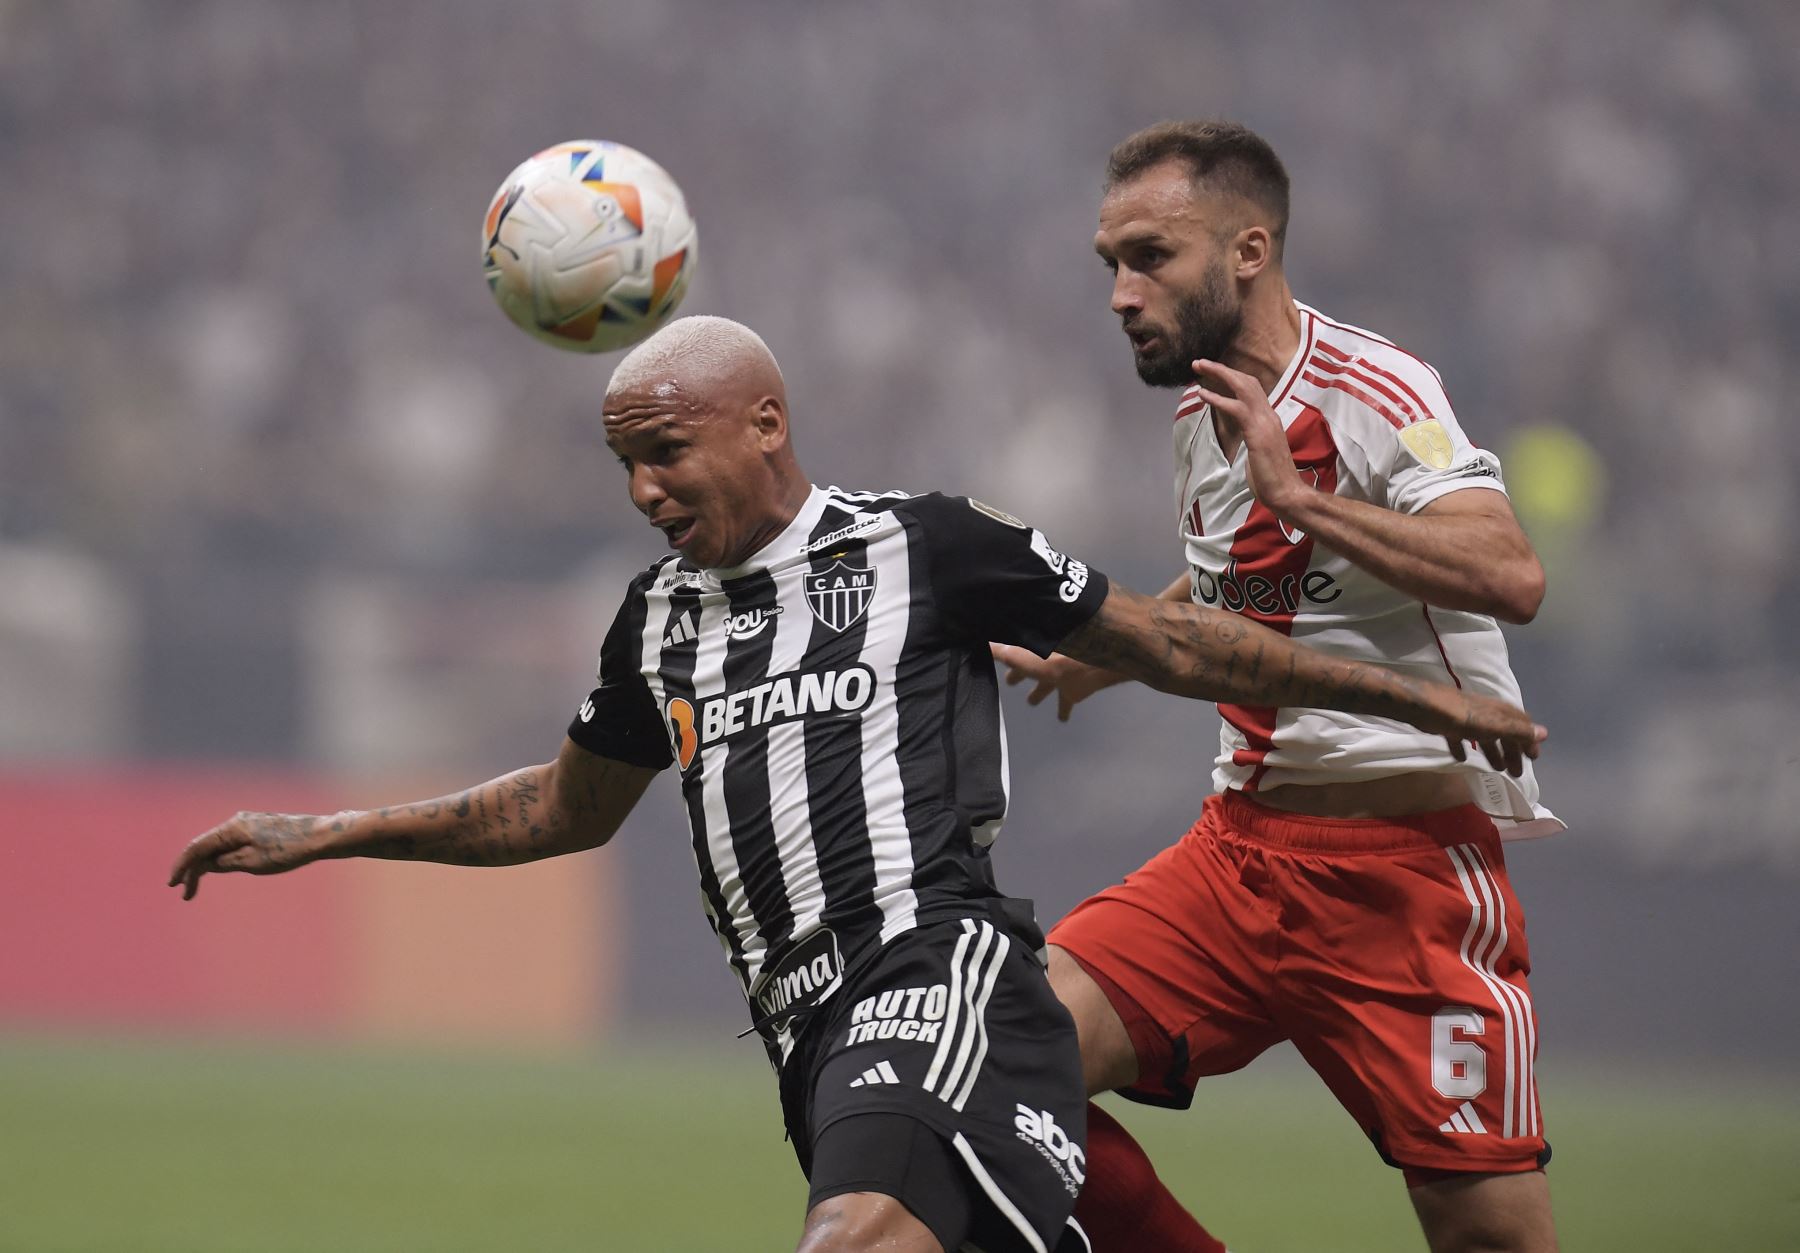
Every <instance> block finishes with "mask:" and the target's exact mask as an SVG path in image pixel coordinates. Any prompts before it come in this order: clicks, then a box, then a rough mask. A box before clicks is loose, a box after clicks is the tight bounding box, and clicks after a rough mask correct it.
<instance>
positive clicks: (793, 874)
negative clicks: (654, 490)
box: [764, 582, 825, 936]
mask: <svg viewBox="0 0 1800 1253" xmlns="http://www.w3.org/2000/svg"><path fill="white" fill-rule="evenodd" d="M776 586H777V588H780V587H781V584H780V583H777V584H776ZM776 603H777V604H778V605H779V606H780V607H781V612H780V613H779V614H776V615H775V618H774V621H773V622H772V623H771V625H772V627H773V629H774V631H775V638H774V642H773V643H772V644H771V645H770V649H769V673H770V674H786V673H787V672H789V671H791V670H796V669H798V668H799V666H800V662H801V660H802V659H803V658H804V657H805V656H806V648H807V644H808V643H809V642H810V640H811V638H812V624H813V616H812V614H811V612H810V611H809V610H808V608H807V604H806V597H805V595H804V589H803V585H802V584H800V583H798V582H793V583H790V584H788V585H787V588H786V595H783V596H779V597H778V599H777V601H776ZM764 764H765V765H766V766H767V767H768V774H769V797H770V801H771V803H772V804H773V805H774V806H775V808H774V810H773V811H772V813H771V814H770V819H771V824H772V826H773V829H774V832H775V839H776V849H777V853H778V855H779V857H780V859H781V880H782V882H783V883H785V884H786V885H787V898H788V900H789V901H790V902H792V903H793V905H794V907H795V913H794V934H795V935H796V936H803V935H805V934H807V933H808V932H809V931H811V930H812V929H813V928H814V927H816V926H817V925H818V924H819V920H820V919H821V917H822V916H823V914H824V909H825V886H824V882H823V880H822V879H821V877H820V874H819V850H818V849H817V848H816V847H814V845H813V831H812V811H811V807H810V806H809V804H808V798H807V793H806V790H805V789H804V788H800V789H794V788H790V787H786V786H784V785H785V784H786V783H787V781H788V780H790V779H793V778H796V777H800V778H804V777H805V774H806V724H805V723H804V722H786V723H782V724H780V725H778V726H772V727H770V728H769V740H768V753H767V754H766V756H765V759H764Z"/></svg>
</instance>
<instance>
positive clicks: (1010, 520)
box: [968, 496, 1031, 531]
mask: <svg viewBox="0 0 1800 1253" xmlns="http://www.w3.org/2000/svg"><path fill="white" fill-rule="evenodd" d="M968 500H969V508H971V509H973V510H974V511H975V512H977V513H985V514H986V515H987V516H988V517H990V518H992V519H993V520H994V521H996V522H1004V523H1005V524H1006V525H1007V526H1010V527H1013V528H1014V529H1015V530H1020V531H1029V530H1031V528H1030V527H1029V526H1027V525H1026V524H1025V523H1024V522H1022V521H1020V520H1019V519H1018V518H1015V517H1013V516H1012V515H1011V514H1010V513H1007V512H1006V511H1005V510H1004V509H996V508H994V507H993V506H992V505H990V504H986V503H984V502H983V501H979V500H976V499H975V498H974V497H973V496H971V497H969V498H968Z"/></svg>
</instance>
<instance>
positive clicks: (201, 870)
mask: <svg viewBox="0 0 1800 1253" xmlns="http://www.w3.org/2000/svg"><path fill="white" fill-rule="evenodd" d="M318 825H319V819H317V818H315V817H313V816H312V815H310V814H252V813H240V814H237V815H235V816H233V817H232V818H231V820H230V821H228V822H222V823H220V824H219V825H218V826H216V827H214V828H213V829H212V830H211V831H208V832H207V833H206V834H205V835H202V836H198V837H196V838H195V839H194V840H193V841H192V842H191V843H189V844H188V846H187V847H186V848H184V849H182V850H181V856H179V857H177V858H176V859H175V867H174V869H173V870H171V871H170V872H169V886H170V887H175V886H177V885H180V886H181V888H182V893H181V899H182V900H184V901H191V900H193V899H194V894H195V893H196V892H198V891H199V890H200V876H202V875H206V874H221V873H227V872H232V871H238V872H242V873H244V874H280V873H281V872H282V871H284V870H293V869H295V868H296V867H298V866H304V865H305V864H306V863H307V862H309V861H312V860H314V859H315V858H317V857H318V856H319V849H318V847H317V844H318V841H317V840H316V838H315V833H316V831H317V828H318Z"/></svg>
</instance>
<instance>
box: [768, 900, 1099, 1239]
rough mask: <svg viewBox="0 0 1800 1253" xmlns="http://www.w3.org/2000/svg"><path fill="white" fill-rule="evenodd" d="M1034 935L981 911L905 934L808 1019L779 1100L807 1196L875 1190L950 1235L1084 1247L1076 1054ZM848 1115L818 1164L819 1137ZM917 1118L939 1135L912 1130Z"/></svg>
mask: <svg viewBox="0 0 1800 1253" xmlns="http://www.w3.org/2000/svg"><path fill="white" fill-rule="evenodd" d="M1034 941H1035V937H1022V936H1020V935H1017V934H1014V933H1012V932H1009V931H1008V930H1007V929H1005V928H1003V927H1000V926H997V925H995V924H994V923H993V922H991V921H988V920H987V919H976V918H960V919H953V920H951V921H948V922H941V923H935V924H931V925H928V926H924V927H920V928H918V929H916V930H913V931H909V932H907V933H906V934H905V935H902V936H899V937H898V938H896V939H895V940H894V941H893V942H891V943H890V944H889V945H888V946H887V947H886V948H885V949H883V950H882V951H881V953H880V954H879V955H878V956H877V957H875V959H874V960H873V961H871V962H870V963H869V964H868V965H867V966H865V967H864V968H863V969H862V970H861V971H859V972H856V974H855V975H854V976H853V977H852V979H851V981H850V982H849V983H848V984H847V985H846V986H844V987H843V988H841V989H840V990H839V991H838V992H837V994H836V995H835V996H833V997H832V998H831V999H830V1000H829V1001H827V1002H826V1003H825V1004H824V1005H823V1006H822V1007H821V1008H820V1009H819V1010H818V1011H817V1013H816V1015H815V1016H814V1017H813V1019H812V1020H811V1021H809V1022H808V1023H807V1024H806V1027H805V1030H804V1031H803V1032H802V1035H801V1039H800V1041H799V1043H798V1044H797V1045H796V1047H795V1050H794V1053H793V1055H792V1056H790V1057H789V1058H788V1060H787V1064H786V1065H785V1066H784V1067H783V1068H782V1080H781V1097H782V1113H783V1116H784V1117H785V1118H786V1120H787V1127H788V1134H789V1136H790V1137H791V1138H792V1139H793V1142H794V1151H795V1153H796V1154H797V1155H798V1156H799V1158H800V1167H801V1169H802V1170H804V1171H805V1172H806V1176H807V1179H808V1180H809V1181H810V1182H811V1183H812V1192H811V1195H810V1197H809V1200H808V1207H809V1208H810V1207H811V1206H812V1205H815V1204H817V1203H818V1202H820V1201H822V1200H825V1199H827V1198H828V1197H831V1196H837V1195H841V1194H842V1193H845V1192H880V1193H883V1194H884V1195H888V1196H893V1197H894V1198H895V1199H897V1200H899V1201H900V1202H902V1203H903V1204H905V1205H906V1206H907V1208H908V1209H909V1210H911V1211H912V1212H913V1213H914V1215H915V1216H917V1217H918V1218H919V1219H920V1221H922V1222H924V1223H925V1224H926V1225H927V1226H928V1227H931V1228H932V1230H933V1232H934V1233H935V1234H937V1235H938V1238H939V1240H940V1242H942V1243H945V1244H946V1246H947V1247H952V1248H953V1247H955V1244H952V1243H950V1241H952V1240H954V1241H955V1242H956V1244H960V1243H961V1241H962V1240H964V1239H975V1238H978V1239H980V1241H981V1247H982V1248H983V1249H985V1250H988V1251H989V1253H1013V1251H1015V1250H1016V1251H1019V1253H1023V1251H1025V1250H1031V1251H1032V1253H1050V1251H1051V1250H1057V1249H1059V1248H1060V1249H1065V1250H1068V1249H1085V1248H1086V1247H1087V1243H1086V1240H1085V1239H1083V1238H1081V1237H1080V1235H1079V1231H1080V1229H1079V1228H1078V1227H1075V1226H1074V1222H1073V1218H1072V1214H1073V1212H1074V1209H1075V1195H1076V1193H1077V1192H1078V1191H1079V1190H1080V1187H1081V1184H1082V1181H1083V1180H1084V1179H1085V1178H1086V1166H1087V1155H1086V1152H1085V1148H1084V1146H1085V1142H1086V1138H1087V1095H1086V1091H1085V1089H1084V1088H1083V1086H1082V1080H1081V1055H1080V1053H1079V1051H1078V1049H1077V1047H1076V1042H1075V1023H1074V1020H1073V1019H1071V1018H1070V1017H1069V1013H1068V1011H1067V1010H1065V1009H1064V1008H1063V1007H1062V1003H1061V1002H1059V1001H1058V1000H1057V999H1056V995H1055V993H1053V992H1052V991H1051V990H1050V981H1049V979H1048V978H1047V977H1046V976H1045V973H1044V968H1043V966H1042V964H1041V963H1040V960H1039V957H1038V944H1037V942H1034ZM861 1115H884V1116H886V1117H881V1118H872V1119H863V1118H861V1117H859V1116H861ZM893 1115H899V1116H901V1117H899V1118H895V1117H892V1116H893ZM847 1119H855V1120H856V1121H855V1122H854V1123H846V1124H845V1126H844V1127H843V1128H841V1129H840V1131H839V1133H837V1134H834V1135H832V1136H830V1137H828V1138H827V1139H826V1140H825V1147H826V1148H827V1149H828V1150H829V1151H828V1152H827V1153H823V1154H820V1155H818V1160H817V1161H815V1160H814V1159H815V1154H814V1149H815V1147H818V1146H819V1145H820V1144H821V1137H823V1136H825V1133H826V1132H827V1131H828V1130H829V1129H831V1128H832V1127H833V1126H834V1125H837V1124H839V1123H844V1122H845V1120H847ZM920 1125H922V1126H923V1127H925V1128H926V1129H928V1130H929V1131H930V1132H931V1133H932V1136H931V1137H929V1138H923V1139H920V1138H918V1137H915V1136H914V1135H913V1128H914V1127H916V1126H920ZM902 1140H904V1141H905V1143H898V1141H902ZM934 1141H935V1145H934ZM934 1152H937V1153H941V1154H943V1155H944V1157H945V1158H947V1159H948V1165H947V1166H946V1164H945V1161H944V1160H943V1159H939V1160H936V1161H934V1160H931V1159H932V1155H933V1153H934ZM947 1175H950V1176H953V1177H955V1178H956V1180H957V1181H958V1183H959V1184H960V1187H961V1189H962V1191H963V1194H964V1196H965V1197H966V1198H967V1200H966V1201H965V1202H964V1203H963V1204H962V1205H961V1206H960V1207H959V1206H958V1205H957V1204H955V1201H957V1200H958V1199H960V1198H954V1197H952V1198H948V1199H946V1198H945V1197H944V1196H943V1195H942V1194H943V1192H944V1191H945V1186H944V1182H943V1181H944V1179H945V1178H946V1176H947ZM959 1212H961V1213H962V1214H964V1215H965V1216H966V1220H967V1222H968V1224H969V1225H968V1227H967V1229H966V1230H961V1231H959V1230H958V1229H957V1228H956V1226H955V1224H956V1222H957V1214H958V1213H959ZM1065 1241H1066V1243H1065Z"/></svg>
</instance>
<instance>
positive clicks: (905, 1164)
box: [800, 1114, 972, 1253]
mask: <svg viewBox="0 0 1800 1253" xmlns="http://www.w3.org/2000/svg"><path fill="white" fill-rule="evenodd" d="M813 1161H814V1166H813V1175H812V1180H811V1183H812V1188H811V1191H810V1192H809V1193H808V1195H807V1219H806V1234H807V1239H806V1240H804V1241H802V1242H801V1245H800V1248H801V1249H802V1250H803V1251H804V1253H814V1251H815V1250H816V1251H817V1253H824V1251H825V1250H828V1249H829V1250H834V1251H835V1250H840V1249H862V1248H882V1249H886V1248H888V1247H890V1243H891V1245H892V1247H893V1248H895V1249H896V1250H902V1249H904V1250H911V1249H914V1248H918V1249H945V1250H955V1249H960V1248H961V1247H962V1246H963V1243H964V1241H966V1240H967V1239H968V1237H969V1222H970V1212H971V1209H972V1198H971V1196H970V1188H969V1180H968V1178H967V1176H966V1174H965V1172H964V1171H963V1169H962V1166H961V1163H960V1162H959V1161H958V1160H957V1158H956V1155H955V1153H954V1151H953V1150H952V1149H951V1147H950V1145H949V1144H947V1143H946V1142H945V1141H944V1139H943V1137H942V1136H940V1135H939V1134H938V1133H937V1132H936V1131H933V1130H932V1129H931V1128H930V1127H927V1126H926V1125H925V1124H924V1123H922V1122H919V1121H918V1120H917V1119H914V1118H909V1117H907V1116H905V1115H904V1114H857V1115H853V1116H851V1117H849V1118H842V1119H839V1120H838V1121H837V1122H834V1123H832V1124H831V1126H829V1127H827V1128H826V1129H825V1130H824V1131H823V1132H822V1133H821V1134H820V1136H819V1139H818V1142H817V1143H816V1144H814V1146H813ZM884 1241H885V1242H890V1243H883V1242H884Z"/></svg>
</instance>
